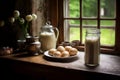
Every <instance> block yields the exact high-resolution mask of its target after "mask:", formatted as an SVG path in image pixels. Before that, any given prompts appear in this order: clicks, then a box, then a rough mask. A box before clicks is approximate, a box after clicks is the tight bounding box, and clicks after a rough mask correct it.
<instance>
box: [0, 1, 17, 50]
mask: <svg viewBox="0 0 120 80" xmlns="http://www.w3.org/2000/svg"><path fill="white" fill-rule="evenodd" d="M14 8H15V0H0V20H4V21H5V25H4V26H3V27H0V48H1V47H3V46H10V47H15V39H14V38H15V37H14V35H15V34H14V33H13V31H12V28H11V27H10V25H8V22H7V21H8V18H9V17H10V16H12V13H13V10H14Z"/></svg>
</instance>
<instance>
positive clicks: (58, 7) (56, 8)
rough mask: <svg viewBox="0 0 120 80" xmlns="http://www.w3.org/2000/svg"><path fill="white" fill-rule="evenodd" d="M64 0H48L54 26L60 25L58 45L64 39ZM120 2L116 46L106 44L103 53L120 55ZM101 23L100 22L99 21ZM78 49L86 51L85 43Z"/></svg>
mask: <svg viewBox="0 0 120 80" xmlns="http://www.w3.org/2000/svg"><path fill="white" fill-rule="evenodd" d="M63 1H64V0H50V1H49V0H46V2H47V4H48V6H49V7H48V12H49V19H50V21H51V23H52V25H53V26H54V27H58V29H59V32H60V34H59V37H58V41H57V45H59V44H60V43H61V42H63V41H64V36H63V35H64V27H63V26H64V23H63V21H64V18H63ZM119 4H120V2H119V1H118V0H116V27H115V30H116V31H115V38H116V39H115V47H113V48H111V47H108V46H104V48H101V52H102V53H108V54H113V55H120V53H119V52H120V46H119V45H120V43H119V42H120V35H119V33H120V27H119V26H120V22H119V21H120V17H119V16H120V5H119ZM98 24H100V23H98ZM76 48H78V50H80V51H84V45H81V46H76Z"/></svg>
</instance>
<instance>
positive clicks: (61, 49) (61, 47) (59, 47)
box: [57, 46, 65, 52]
mask: <svg viewBox="0 0 120 80" xmlns="http://www.w3.org/2000/svg"><path fill="white" fill-rule="evenodd" d="M57 51H60V52H63V51H65V48H64V47H63V46H58V47H57Z"/></svg>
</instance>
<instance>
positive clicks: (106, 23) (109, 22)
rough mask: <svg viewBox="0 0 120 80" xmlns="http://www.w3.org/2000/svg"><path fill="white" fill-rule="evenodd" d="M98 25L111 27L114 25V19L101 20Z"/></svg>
mask: <svg viewBox="0 0 120 80" xmlns="http://www.w3.org/2000/svg"><path fill="white" fill-rule="evenodd" d="M100 25H101V26H111V27H114V26H115V20H101V21H100Z"/></svg>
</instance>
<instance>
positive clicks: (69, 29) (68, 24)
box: [64, 20, 80, 41]
mask: <svg viewBox="0 0 120 80" xmlns="http://www.w3.org/2000/svg"><path fill="white" fill-rule="evenodd" d="M79 25H80V21H79V20H65V21H64V26H65V27H64V38H65V41H72V40H80V28H79Z"/></svg>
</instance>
